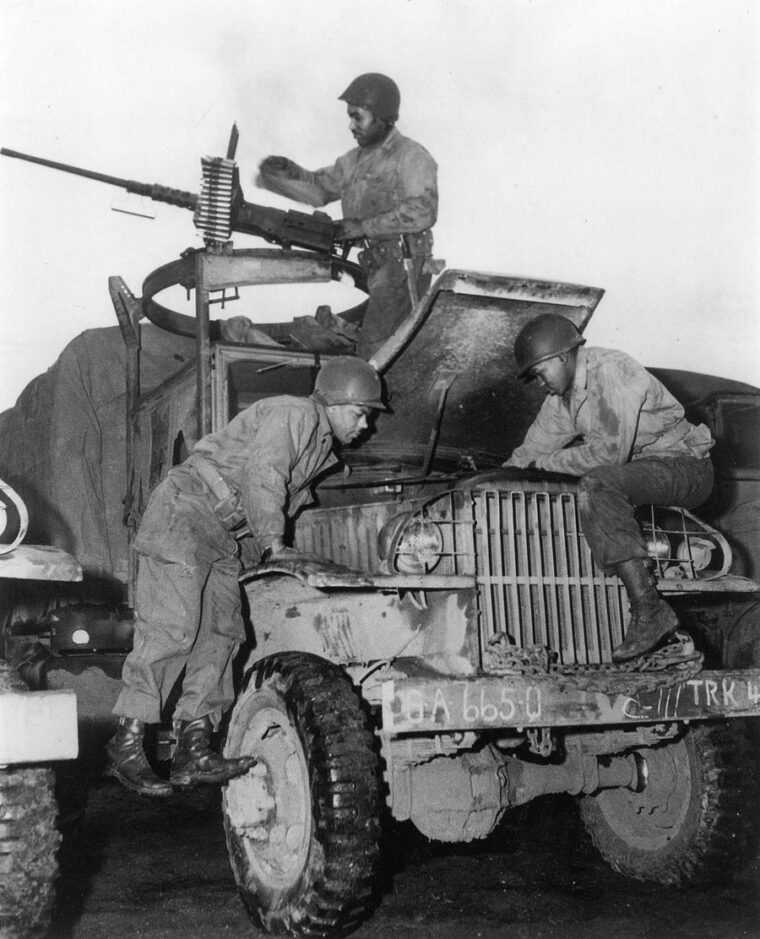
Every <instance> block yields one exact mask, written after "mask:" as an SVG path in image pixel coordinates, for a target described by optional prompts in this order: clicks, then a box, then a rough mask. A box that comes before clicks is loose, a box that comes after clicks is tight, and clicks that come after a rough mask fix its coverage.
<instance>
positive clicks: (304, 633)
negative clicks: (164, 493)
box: [6, 250, 760, 936]
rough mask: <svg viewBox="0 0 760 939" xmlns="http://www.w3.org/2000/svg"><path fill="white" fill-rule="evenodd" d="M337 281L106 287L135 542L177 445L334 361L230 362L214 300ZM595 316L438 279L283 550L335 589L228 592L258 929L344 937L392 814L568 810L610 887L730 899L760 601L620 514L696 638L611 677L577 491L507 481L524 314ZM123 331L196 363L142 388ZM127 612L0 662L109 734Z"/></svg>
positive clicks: (196, 260) (184, 270) (518, 407)
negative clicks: (167, 291)
mask: <svg viewBox="0 0 760 939" xmlns="http://www.w3.org/2000/svg"><path fill="white" fill-rule="evenodd" d="M330 276H334V272H333V273H331V262H329V260H325V259H320V258H318V257H316V256H307V255H305V254H304V253H303V252H298V251H280V250H266V251H245V250H243V251H238V250H235V251H233V250H224V251H221V252H219V251H213V250H205V251H199V252H194V253H191V254H186V255H185V256H183V258H182V259H181V260H180V261H177V262H174V263H173V264H172V265H167V266H165V267H164V268H161V269H159V271H156V272H154V273H153V274H152V275H149V277H148V278H147V279H146V282H145V289H144V296H143V298H136V297H134V296H133V295H132V294H131V293H130V291H129V290H128V289H127V287H126V286H125V285H124V284H123V282H121V281H120V279H119V278H112V280H111V283H110V288H111V295H112V299H113V301H114V305H115V307H116V311H117V315H118V318H119V324H120V327H121V329H122V333H123V336H124V339H125V341H126V347H127V351H126V363H127V379H128V386H127V407H126V439H127V493H126V498H125V518H126V521H127V524H128V526H129V527H130V532H131V535H134V532H135V531H136V528H137V525H138V524H139V518H140V513H141V511H142V509H143V508H144V506H145V503H146V501H147V497H148V495H149V493H150V491H151V490H152V488H153V487H154V486H155V485H156V484H157V483H158V482H159V481H160V479H161V478H162V477H163V476H164V475H165V474H166V472H167V471H168V470H169V468H170V467H171V466H172V465H174V464H175V463H177V462H179V461H181V459H182V458H183V456H184V454H186V453H187V451H188V449H189V448H190V447H191V446H192V445H193V443H194V442H195V441H196V440H197V439H198V438H199V436H201V435H203V434H204V433H207V432H208V431H210V430H215V429H217V428H219V427H220V426H222V425H223V424H225V423H226V422H227V421H229V419H230V418H231V417H233V416H234V415H235V414H236V413H237V412H238V411H240V410H241V409H243V408H245V407H246V406H248V405H250V404H251V403H253V402H255V401H256V400H258V399H260V398H262V397H265V396H267V395H273V394H283V393H292V394H308V393H309V392H310V390H311V388H312V386H313V381H314V376H315V374H316V371H317V369H318V366H319V362H320V360H321V359H324V358H325V357H326V356H329V355H332V354H336V348H335V345H334V344H332V343H330V342H327V341H326V340H325V337H324V336H321V337H320V336H319V335H316V334H315V337H316V338H315V339H314V341H313V342H312V343H311V344H309V343H308V342H307V343H304V342H303V341H299V342H295V341H293V340H292V336H291V334H290V333H289V332H288V330H287V329H286V328H285V329H284V328H282V327H281V326H279V327H277V326H273V327H261V328H262V329H263V330H264V331H265V332H266V331H267V329H269V336H270V338H271V339H273V340H274V341H273V342H268V343H266V344H244V343H235V342H229V341H223V340H221V339H220V338H219V335H220V334H219V331H218V329H215V326H214V323H212V322H211V321H210V318H209V303H210V302H211V300H212V298H214V297H219V296H220V294H221V293H222V292H225V291H231V290H234V291H235V292H237V290H238V288H245V287H247V286H251V285H255V284H259V283H272V282H283V280H288V279H289V280H290V281H292V282H309V281H312V282H313V281H315V280H319V279H323V280H324V279H329V278H330ZM174 283H181V284H182V285H183V286H186V287H188V288H191V289H194V290H195V294H196V314H197V315H196V318H192V317H180V316H178V315H176V314H171V313H170V312H169V311H166V310H165V309H164V308H162V307H160V306H157V304H156V302H155V301H154V300H153V295H154V294H155V293H157V292H158V291H159V290H161V289H164V288H166V287H168V286H170V285H171V284H174ZM602 294H603V291H602V290H599V289H595V288H591V287H582V286H576V285H570V284H561V283H555V282H546V281H537V280H531V279H523V278H511V277H504V276H497V275H489V274H482V273H477V272H472V271H462V270H447V271H445V272H444V273H443V274H442V275H441V276H440V277H439V278H438V280H437V281H436V282H435V283H434V284H433V286H432V288H431V289H430V291H429V292H428V294H427V295H426V296H425V297H424V298H423V299H422V301H421V302H420V304H419V305H418V306H417V307H416V308H415V311H414V313H413V316H412V318H411V319H410V320H409V321H408V322H407V323H405V324H404V325H402V327H400V329H399V330H398V331H397V333H396V334H395V335H394V336H393V337H391V339H390V340H389V341H388V343H386V345H385V346H384V347H383V348H382V349H381V350H379V352H378V353H377V354H376V356H375V359H374V362H375V364H376V366H377V367H378V369H379V370H380V371H381V372H382V373H383V375H384V379H385V382H386V386H387V390H388V400H389V404H390V411H389V412H388V413H387V414H385V413H384V414H380V415H378V417H377V421H376V424H375V427H374V428H373V432H372V434H371V435H370V437H369V439H368V440H366V441H365V442H364V443H363V444H362V445H361V447H359V448H357V449H356V450H349V451H348V452H347V453H346V454H344V456H345V463H346V470H345V472H343V473H339V474H335V475H332V476H329V477H327V478H325V479H324V480H322V482H321V483H320V485H319V486H318V488H317V503H316V504H315V505H314V506H313V507H311V508H308V509H307V510H305V511H303V512H302V514H301V515H300V516H299V517H298V519H297V520H296V522H295V525H294V529H293V532H292V534H293V538H294V541H295V543H296V544H297V545H298V546H300V547H302V548H303V549H304V550H307V551H314V552H318V553H319V554H322V555H324V556H326V557H328V558H330V559H331V560H333V561H335V562H337V563H339V564H341V565H344V566H345V567H347V568H349V569H350V570H351V571H354V572H356V573H350V574H345V575H335V574H322V575H310V576H304V575H303V573H302V572H301V571H299V570H297V569H295V568H290V569H287V570H285V569H281V568H266V567H264V568H258V569H256V570H252V571H248V572H246V574H245V575H244V577H243V578H242V583H243V586H244V589H245V592H246V596H247V600H248V606H249V611H250V617H249V619H250V627H251V631H252V634H251V636H250V647H249V649H248V657H247V660H246V661H245V662H244V664H243V667H242V672H241V680H240V688H239V694H238V698H237V702H236V705H235V707H234V709H233V712H232V715H231V718H230V720H229V727H228V730H227V736H226V744H225V753H226V754H227V755H228V756H237V755H241V754H255V755H256V756H257V757H259V761H260V762H259V765H258V766H257V767H256V768H255V769H254V770H252V771H251V772H249V774H248V775H246V776H245V777H243V778H240V779H238V780H234V781H233V782H231V783H230V784H229V785H228V786H226V787H225V789H224V790H223V808H224V819H225V827H226V834H227V843H228V848H229V854H230V860H231V864H232V869H233V872H234V875H235V879H236V881H237V884H238V888H239V891H240V894H241V897H242V899H243V902H244V903H245V905H246V907H247V908H248V910H249V911H250V913H251V915H252V917H253V919H254V921H255V922H256V923H257V924H258V925H259V926H260V927H262V928H263V929H265V930H267V931H270V932H279V933H281V932H288V933H291V934H295V935H315V936H316V935H319V936H327V935H337V934H342V933H344V932H346V931H350V929H351V928H353V927H354V926H355V925H357V924H358V923H359V922H361V920H362V919H363V918H365V917H366V916H368V915H369V914H370V912H371V910H372V908H373V906H374V905H375V904H376V903H377V902H378V892H379V880H380V876H379V871H380V861H381V827H382V819H383V817H384V816H386V815H388V814H389V815H390V816H392V817H393V818H394V819H396V820H411V821H412V822H413V823H414V824H415V826H416V827H417V828H418V829H419V830H420V831H421V832H422V833H424V834H425V835H426V836H428V837H429V838H433V839H437V840H441V841H450V842H453V841H469V840H472V839H475V838H483V837H485V836H486V835H488V834H489V833H490V832H491V831H493V830H494V828H495V827H496V825H498V823H499V821H500V820H501V819H502V818H503V817H504V815H505V814H506V813H507V812H508V811H509V810H510V809H513V808H515V807H517V806H520V805H523V804H525V803H527V802H529V801H531V800H533V799H535V798H539V797H541V796H544V795H548V794H552V793H571V794H573V795H574V796H577V798H578V802H579V805H580V811H581V816H582V818H583V821H584V824H585V826H586V828H587V830H588V831H589V833H590V835H591V838H592V840H593V842H594V844H595V845H596V847H597V848H598V850H599V852H600V853H601V855H602V856H603V857H604V858H605V859H606V860H607V862H608V863H609V864H610V865H611V866H612V867H613V868H614V869H615V870H617V871H619V872H620V873H621V874H624V875H627V876H630V877H633V878H636V879H639V880H644V881H647V880H652V881H656V882H658V883H666V884H673V885H686V884H691V883H695V882H698V881H699V880H701V879H710V880H713V879H715V878H717V877H722V876H727V875H729V874H730V873H731V871H732V870H734V869H735V868H736V867H737V866H738V865H740V864H741V863H742V861H743V859H744V858H745V856H746V854H747V851H748V850H749V849H750V848H751V846H752V844H753V837H754V834H753V826H754V825H755V823H756V821H757V773H756V753H755V752H754V751H753V750H752V747H751V745H750V742H749V737H748V735H747V733H746V730H747V727H748V726H749V725H753V726H755V727H756V726H757V717H758V716H760V668H759V667H758V666H760V661H759V660H758V658H757V656H756V655H755V652H756V651H757V648H758V646H757V636H758V633H760V622H759V621H758V615H757V611H758V609H759V604H758V600H759V599H760V585H758V583H756V582H755V581H754V580H752V579H750V578H749V577H748V576H744V575H743V573H742V572H740V571H737V569H736V566H735V565H734V560H733V554H732V545H731V543H730V541H729V539H728V538H726V536H725V535H724V534H723V533H722V532H721V531H719V530H718V528H717V527H715V526H714V525H712V524H709V523H707V522H705V521H702V520H701V519H700V518H699V517H697V516H695V515H693V514H692V513H689V512H686V511H681V510H672V509H668V508H660V509H652V508H651V507H646V506H642V507H641V508H640V520H641V524H642V527H643V528H644V530H645V532H646V534H647V538H648V541H649V544H650V550H651V554H652V557H653V558H654V559H655V561H656V566H657V575H658V587H659V590H660V591H661V592H662V593H663V595H665V596H666V597H667V598H668V601H669V602H670V603H672V605H673V606H674V607H675V608H677V610H678V612H679V615H680V617H681V621H682V622H683V623H686V624H688V626H689V633H690V634H691V635H689V634H687V633H680V632H679V633H678V634H677V635H676V636H675V637H674V638H673V639H672V641H670V642H669V643H668V644H666V645H665V646H664V647H662V648H660V649H658V650H656V651H655V652H653V653H651V654H648V655H647V656H644V657H642V658H641V659H638V660H636V661H635V662H633V663H626V664H625V665H624V666H614V665H613V664H612V663H611V650H612V648H613V647H614V646H615V645H617V644H618V643H619V642H620V641H621V639H622V636H623V634H624V631H625V626H626V619H627V615H628V613H627V609H626V603H625V602H624V591H623V588H622V585H621V584H620V582H619V580H618V579H617V577H615V576H609V575H605V574H603V573H602V572H601V571H600V570H599V569H598V568H597V567H596V566H595V564H594V562H593V560H592V558H591V555H590V552H589V550H588V547H587V545H586V542H585V540H584V538H583V535H582V533H581V530H580V525H579V520H578V511H577V499H576V483H575V481H574V480H573V479H570V478H564V477H556V476H549V475H545V474H537V473H534V474H531V473H515V472H513V471H512V472H509V471H506V470H503V469H501V468H500V467H501V463H502V462H503V460H504V459H505V456H506V455H507V454H508V453H509V452H510V451H511V450H512V449H513V448H514V447H515V446H516V445H517V444H518V443H519V442H520V441H521V440H522V438H523V436H524V433H525V430H526V429H527V427H528V426H529V424H530V423H531V421H532V418H533V416H534V415H535V413H536V410H537V408H538V406H539V403H540V399H541V396H540V393H539V392H538V390H537V389H536V388H534V387H532V386H531V385H526V384H524V383H522V382H520V381H518V380H517V378H516V376H515V374H514V371H515V370H514V365H513V359H512V353H511V350H512V344H513V340H514V337H515V335H516V333H517V332H518V331H519V329H520V328H521V327H522V326H523V325H524V324H525V323H526V321H527V320H529V319H530V318H532V317H534V316H536V315H538V314H540V313H545V312H558V313H562V314H564V315H566V316H568V317H569V318H570V319H571V320H573V322H575V323H576V325H577V326H578V327H579V328H580V329H583V328H584V327H585V326H586V324H587V322H588V320H589V318H590V317H591V315H592V313H593V311H594V309H595V307H596V306H597V304H598V303H599V301H600V299H601V297H602ZM143 316H147V317H148V318H149V319H153V322H154V323H158V325H160V326H161V327H162V328H168V329H171V330H176V331H178V332H181V333H182V334H183V335H184V336H191V337H194V338H195V341H196V356H195V360H194V361H193V362H190V363H188V364H186V365H185V366H184V367H182V368H181V369H179V370H178V371H177V372H176V374H173V375H170V376H167V378H166V380H165V381H164V382H163V383H161V384H160V385H158V386H157V387H155V388H153V389H152V390H150V391H149V392H147V393H143V391H142V390H141V388H140V361H141V359H140V357H141V346H142V338H144V335H145V333H144V332H143V330H144V327H143V326H142V325H141V322H140V321H141V319H142V317H143ZM338 351H339V350H338ZM534 384H535V383H534ZM713 426H714V425H713ZM121 496H122V493H119V494H118V498H121ZM133 568H134V566H133V564H132V565H131V568H130V571H129V576H128V578H127V587H128V588H131V586H132V582H133V579H134V569H133ZM130 595H131V589H130V590H128V592H127V597H126V599H127V603H126V605H125V606H124V607H123V608H122V609H121V610H120V611H119V612H118V613H117V614H116V615H114V614H112V613H109V612H104V611H100V612H99V611H98V610H97V608H95V607H93V606H84V605H83V606H79V607H76V606H74V607H70V608H69V610H68V611H67V610H66V609H65V608H61V609H59V610H58V611H57V612H56V614H55V620H54V622H50V621H49V622H48V623H47V629H48V632H47V633H46V632H45V629H46V624H45V623H44V622H41V623H40V622H38V623H36V624H35V626H34V629H33V630H32V633H33V635H30V636H26V637H25V636H24V628H23V624H22V625H21V626H19V625H16V627H14V630H13V632H12V635H10V636H8V637H6V644H10V645H11V646H12V647H13V648H14V649H17V650H22V649H28V643H27V642H26V641H27V640H31V639H34V640H35V641H36V642H37V643H38V647H39V644H40V643H41V644H42V645H43V646H45V644H47V645H49V646H50V648H51V651H52V655H47V656H41V657H38V658H37V659H36V660H35V662H34V663H33V664H30V669H31V670H32V671H33V672H34V675H35V677H36V680H37V681H38V682H39V684H40V685H43V686H44V685H46V684H47V685H48V686H51V685H53V686H56V687H73V688H75V689H77V692H78V695H81V696H84V693H85V691H87V692H90V697H89V698H88V702H87V703H88V707H89V711H88V716H89V717H90V718H92V720H93V722H95V721H98V720H100V721H101V723H102V724H103V725H107V724H108V721H109V720H110V707H111V705H112V703H113V700H114V698H115V696H116V692H117V690H118V674H119V669H120V663H121V662H122V661H123V656H124V652H125V651H126V649H127V648H128V646H129V626H130V616H131V614H130V611H129V604H128V599H129V596H130ZM75 633H77V634H78V636H79V640H78V642H77V641H74V638H73V637H74V634H75ZM83 635H84V636H85V637H86V639H87V641H82V636H83ZM692 636H693V638H692ZM736 637H738V639H737V638H736ZM737 642H738V643H739V645H740V646H741V649H743V650H744V652H743V653H742V655H744V658H743V659H742V657H741V655H738V654H737V652H736V648H737ZM25 643H26V644H25ZM747 650H749V651H747ZM729 665H730V666H731V667H727V666H729ZM738 665H741V666H743V667H742V668H738V667H736V666H738ZM93 689H96V693H95V694H94V696H93V694H92V693H91V692H92V690H93ZM93 697H94V698H95V699H96V700H95V701H94V702H93ZM81 701H82V697H80V702H81Z"/></svg>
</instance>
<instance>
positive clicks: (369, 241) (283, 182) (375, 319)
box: [257, 72, 438, 359]
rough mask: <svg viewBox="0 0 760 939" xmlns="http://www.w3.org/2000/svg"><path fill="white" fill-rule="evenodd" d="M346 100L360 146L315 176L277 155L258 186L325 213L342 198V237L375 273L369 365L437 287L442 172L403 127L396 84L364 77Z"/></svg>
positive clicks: (362, 337) (366, 345) (365, 350)
mask: <svg viewBox="0 0 760 939" xmlns="http://www.w3.org/2000/svg"><path fill="white" fill-rule="evenodd" d="M339 100H341V101H345V102H347V106H348V117H349V122H350V123H349V128H350V130H351V133H352V134H353V136H354V138H355V139H356V142H357V143H358V144H359V146H358V147H356V148H355V149H353V150H350V151H349V152H348V153H346V154H345V155H344V156H342V157H339V158H338V160H337V161H336V162H335V164H334V165H333V166H328V167H325V168H324V169H321V170H316V171H315V172H310V171H309V170H305V169H303V168H302V167H300V166H298V165H297V164H296V163H294V162H293V161H292V160H289V159H288V158H287V157H283V156H269V157H267V158H266V159H265V160H264V161H263V162H262V163H261V166H260V167H259V170H260V176H259V178H258V179H257V184H258V185H260V186H263V187H264V188H266V189H270V190H271V191H272V192H277V193H280V194H281V195H285V196H288V197H289V198H291V199H296V200H298V201H299V202H305V203H307V204H309V205H312V206H317V207H318V206H323V205H327V203H329V202H333V201H334V200H336V199H340V200H341V204H342V209H343V216H344V218H343V219H342V220H341V221H340V222H339V223H338V237H339V239H340V240H343V241H345V242H348V243H350V242H361V243H362V244H363V246H364V250H363V251H362V252H361V254H360V255H359V263H360V264H361V265H362V267H363V268H364V270H365V271H366V272H367V279H368V287H369V301H368V305H367V308H366V311H365V313H364V318H363V320H362V325H361V330H360V333H359V341H358V346H357V354H358V355H360V356H361V357H362V358H365V359H369V358H370V357H371V356H372V354H373V353H374V352H375V351H376V350H377V349H379V348H380V346H381V345H382V344H383V343H384V342H385V340H386V339H387V338H388V337H389V336H390V335H391V334H392V333H393V332H394V330H395V329H396V327H397V326H398V325H399V324H400V323H401V322H402V320H403V319H404V318H405V317H406V316H407V315H408V314H409V312H410V311H411V309H412V295H414V296H415V297H419V296H421V295H422V294H423V293H424V292H425V291H426V290H427V288H428V287H429V286H430V272H429V271H430V265H429V263H426V262H428V259H429V258H430V257H431V255H432V250H433V235H432V233H431V232H430V228H431V227H432V226H433V225H434V224H435V221H436V218H437V214H438V182H437V169H438V168H437V165H436V162H435V160H434V159H433V158H432V157H431V156H430V154H429V153H428V152H427V150H425V148H424V147H422V146H420V144H418V143H415V141H413V140H410V139H409V138H408V137H403V136H402V135H401V134H400V133H399V132H398V130H397V129H396V128H395V126H394V125H395V123H396V121H397V120H398V112H399V104H400V101H401V97H400V94H399V90H398V87H397V86H396V83H395V82H394V81H393V80H392V79H390V78H388V77H387V76H385V75H380V74H377V73H374V72H373V73H369V74H366V75H360V76H359V77H358V78H356V79H354V81H352V82H351V84H350V85H349V86H348V88H346V90H345V91H344V92H343V94H342V95H340V98H339ZM405 257H407V266H406V267H405V264H404V258H405Z"/></svg>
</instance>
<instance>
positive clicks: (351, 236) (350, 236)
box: [335, 218, 364, 241]
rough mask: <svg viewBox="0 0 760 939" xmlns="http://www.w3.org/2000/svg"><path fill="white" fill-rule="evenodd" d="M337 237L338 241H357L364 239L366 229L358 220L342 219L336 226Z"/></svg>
mask: <svg viewBox="0 0 760 939" xmlns="http://www.w3.org/2000/svg"><path fill="white" fill-rule="evenodd" d="M335 237H336V238H337V239H338V241H356V240H357V239H358V238H363V237H364V228H363V227H362V223H361V221H360V220H359V219H358V218H342V219H340V220H339V221H338V222H337V224H336V229H335Z"/></svg>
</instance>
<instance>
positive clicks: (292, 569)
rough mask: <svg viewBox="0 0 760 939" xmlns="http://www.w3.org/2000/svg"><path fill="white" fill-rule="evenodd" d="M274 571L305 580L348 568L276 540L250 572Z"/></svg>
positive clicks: (264, 572) (344, 570)
mask: <svg viewBox="0 0 760 939" xmlns="http://www.w3.org/2000/svg"><path fill="white" fill-rule="evenodd" d="M276 572H279V573H283V574H291V575H292V576H293V577H297V578H298V579H299V580H301V581H304V582H306V581H307V580H308V578H309V576H310V575H319V574H345V573H349V570H348V568H346V567H343V566H342V565H340V564H336V563H335V562H334V561H330V560H329V559H328V558H326V557H323V556H322V555H321V554H312V553H311V552H308V551H299V550H298V549H297V548H287V547H285V545H284V544H283V543H282V541H280V540H277V541H276V542H274V543H273V544H271V545H270V546H269V547H268V548H267V549H266V550H265V551H264V553H263V556H262V563H261V565H260V566H259V567H258V568H255V569H254V571H253V572H251V573H253V574H254V576H256V575H259V574H267V573H276ZM350 573H353V572H350Z"/></svg>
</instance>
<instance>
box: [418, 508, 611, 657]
mask: <svg viewBox="0 0 760 939" xmlns="http://www.w3.org/2000/svg"><path fill="white" fill-rule="evenodd" d="M427 515H428V517H429V518H430V519H431V520H433V521H435V522H436V523H437V524H438V525H439V527H440V528H441V532H442V534H443V536H444V544H445V546H446V550H445V556H444V558H443V559H442V561H441V567H440V569H439V568H437V569H436V570H437V571H440V572H443V571H444V570H445V571H450V572H452V573H461V574H468V573H473V572H474V573H475V575H476V580H477V583H478V589H479V601H480V618H481V635H482V640H483V642H484V643H486V642H487V641H488V640H489V639H490V638H491V637H492V636H493V635H494V634H496V633H498V632H506V633H508V634H509V636H510V638H511V639H512V641H513V642H515V643H516V644H517V645H521V646H524V645H533V644H539V645H544V646H548V647H549V648H550V649H552V650H553V651H555V652H556V653H557V655H558V657H559V660H560V662H562V663H582V664H587V663H599V662H608V661H610V658H611V653H612V649H613V647H614V646H616V645H617V644H618V643H620V642H621V641H622V638H623V627H624V625H625V622H626V620H627V605H626V603H625V595H624V589H623V586H622V584H621V583H620V581H619V580H618V578H617V577H616V576H607V575H605V574H603V573H602V571H601V570H600V569H599V568H598V567H597V566H596V565H595V563H594V561H593V559H592V557H591V552H590V550H589V547H588V545H587V543H586V540H585V538H584V537H583V534H582V533H581V528H580V520H579V517H578V508H577V504H576V497H575V494H574V493H572V492H563V493H558V494H549V493H546V492H523V491H514V490H513V491H508V492H502V491H495V490H486V491H475V492H465V491H462V492H450V493H447V494H446V495H445V496H444V497H442V498H440V499H438V500H436V501H435V502H433V503H432V504H431V505H429V506H428V509H427Z"/></svg>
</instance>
